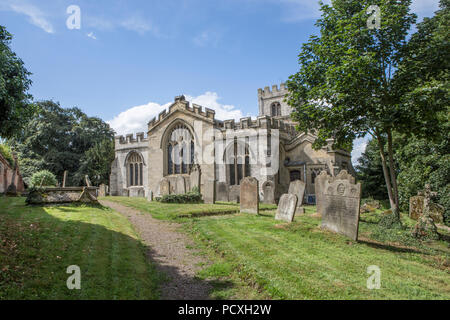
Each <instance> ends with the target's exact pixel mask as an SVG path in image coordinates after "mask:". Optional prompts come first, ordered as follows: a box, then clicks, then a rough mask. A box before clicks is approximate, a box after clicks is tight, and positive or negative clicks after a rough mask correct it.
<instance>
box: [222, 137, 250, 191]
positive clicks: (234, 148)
mask: <svg viewBox="0 0 450 320" xmlns="http://www.w3.org/2000/svg"><path fill="white" fill-rule="evenodd" d="M226 158H227V162H226V164H227V165H228V174H229V182H230V185H231V186H233V185H239V184H240V183H241V180H242V178H244V177H249V176H250V175H251V168H250V151H249V147H248V143H246V144H245V146H244V145H243V144H241V143H238V142H237V139H235V140H234V143H233V144H232V145H230V146H229V147H228V148H227V152H226Z"/></svg>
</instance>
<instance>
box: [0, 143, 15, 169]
mask: <svg viewBox="0 0 450 320" xmlns="http://www.w3.org/2000/svg"><path fill="white" fill-rule="evenodd" d="M0 153H1V154H2V156H3V157H4V158H5V159H6V161H8V163H9V164H10V165H11V167H12V166H14V158H13V156H12V152H11V149H10V148H9V146H8V145H6V144H0Z"/></svg>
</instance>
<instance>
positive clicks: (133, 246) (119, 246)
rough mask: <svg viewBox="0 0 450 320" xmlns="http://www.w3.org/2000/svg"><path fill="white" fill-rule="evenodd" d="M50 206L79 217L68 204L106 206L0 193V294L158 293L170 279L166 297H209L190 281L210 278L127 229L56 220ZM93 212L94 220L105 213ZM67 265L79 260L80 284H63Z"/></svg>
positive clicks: (152, 296) (20, 296) (90, 295)
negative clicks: (164, 257) (193, 273)
mask: <svg viewBox="0 0 450 320" xmlns="http://www.w3.org/2000/svg"><path fill="white" fill-rule="evenodd" d="M52 207H54V208H55V210H59V211H61V212H64V213H70V212H74V215H75V214H76V215H78V216H79V215H82V214H83V212H82V211H79V210H76V212H75V210H74V208H76V209H78V208H86V209H87V210H89V208H92V209H93V211H94V209H95V210H102V211H110V210H111V209H109V208H107V207H104V206H101V205H86V204H79V205H78V204H63V205H59V206H50V207H48V206H45V207H42V206H26V205H25V202H24V199H20V198H7V197H0V240H1V241H0V261H1V265H0V270H1V272H0V299H6V300H8V299H18V300H22V299H38V300H40V299H61V300H71V299H86V300H90V299H106V300H109V299H111V300H112V299H124V300H127V299H158V298H161V296H160V292H162V291H163V288H165V286H170V285H171V284H172V283H173V284H176V286H174V287H173V288H170V290H169V291H168V292H169V295H168V296H164V298H166V299H209V298H210V296H209V291H208V290H205V291H200V290H196V287H195V286H194V287H192V286H191V284H192V283H200V284H201V285H202V286H203V287H204V288H212V287H213V285H214V283H212V281H204V280H199V279H197V278H195V277H190V276H189V275H186V274H183V273H182V272H181V271H180V270H179V269H178V268H174V267H171V266H166V265H164V264H162V263H160V261H159V260H160V257H159V256H158V254H157V252H155V251H154V250H153V249H152V248H151V247H148V246H146V245H144V244H143V243H142V242H141V241H139V240H137V239H135V238H133V237H131V236H129V235H128V234H124V233H122V232H119V231H114V230H110V229H108V228H106V227H105V226H103V225H101V224H95V223H86V222H81V221H77V220H76V217H74V220H69V221H67V220H63V219H59V218H57V217H55V216H54V215H52V214H49V213H48V212H47V211H48V209H50V210H51V209H52ZM47 208H48V209H47ZM99 215H100V216H99V217H98V218H99V219H100V223H101V219H103V218H104V216H103V217H102V215H103V214H102V213H100V212H99ZM69 219H70V217H69ZM113 221H114V220H108V219H106V220H105V222H106V223H108V224H110V223H111V222H113ZM113 223H114V222H113ZM119 223H120V221H119ZM114 227H118V228H120V227H121V226H120V225H114ZM125 228H126V229H123V230H127V228H129V227H127V225H125ZM125 232H128V231H125ZM71 265H76V266H79V267H80V271H81V290H69V289H68V288H67V284H66V283H67V279H68V277H69V276H70V274H67V273H66V271H67V267H68V266H71ZM164 275H168V276H169V277H170V278H171V279H172V281H167V280H166V279H165V278H166V276H164ZM210 282H211V284H210ZM216 282H217V281H216ZM222 285H230V284H228V283H227V282H226V281H225V282H223V283H222Z"/></svg>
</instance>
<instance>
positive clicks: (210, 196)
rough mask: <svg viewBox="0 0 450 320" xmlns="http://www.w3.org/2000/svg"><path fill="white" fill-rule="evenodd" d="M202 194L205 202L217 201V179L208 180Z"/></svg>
mask: <svg viewBox="0 0 450 320" xmlns="http://www.w3.org/2000/svg"><path fill="white" fill-rule="evenodd" d="M202 194H203V201H204V203H209V204H213V203H216V180H206V181H205V184H204V188H203V192H202Z"/></svg>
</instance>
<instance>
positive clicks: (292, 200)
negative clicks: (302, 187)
mask: <svg viewBox="0 0 450 320" xmlns="http://www.w3.org/2000/svg"><path fill="white" fill-rule="evenodd" d="M297 201H298V199H297V196H296V195H295V194H290V193H285V194H283V195H282V196H281V198H280V202H278V208H277V213H276V215H275V220H283V221H286V222H292V221H294V216H295V210H296V208H297Z"/></svg>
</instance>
